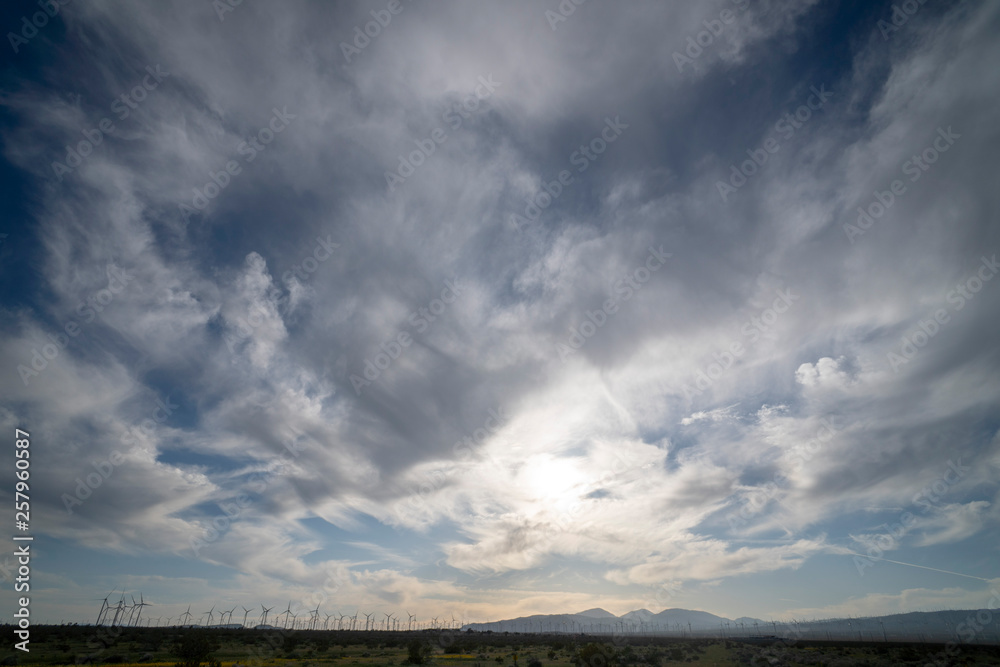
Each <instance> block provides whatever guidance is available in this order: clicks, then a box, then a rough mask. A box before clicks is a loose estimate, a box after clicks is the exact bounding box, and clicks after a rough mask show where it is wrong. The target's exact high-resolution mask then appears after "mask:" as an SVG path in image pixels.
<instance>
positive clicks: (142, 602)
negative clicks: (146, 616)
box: [132, 592, 149, 626]
mask: <svg viewBox="0 0 1000 667" xmlns="http://www.w3.org/2000/svg"><path fill="white" fill-rule="evenodd" d="M132 603H133V604H135V598H132ZM137 606H138V607H139V613H138V614H136V616H135V625H136V626H138V625H139V618H140V617H141V616H142V608H143V607H148V606H149V603H148V602H146V601H145V600H144V599H143V597H142V592H140V593H139V604H138V605H137Z"/></svg>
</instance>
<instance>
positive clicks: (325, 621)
mask: <svg viewBox="0 0 1000 667" xmlns="http://www.w3.org/2000/svg"><path fill="white" fill-rule="evenodd" d="M323 616H325V617H326V618H324V619H323V629H324V630H329V629H330V619H331V618H333V614H323Z"/></svg>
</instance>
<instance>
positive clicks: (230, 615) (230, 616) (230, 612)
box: [223, 607, 236, 625]
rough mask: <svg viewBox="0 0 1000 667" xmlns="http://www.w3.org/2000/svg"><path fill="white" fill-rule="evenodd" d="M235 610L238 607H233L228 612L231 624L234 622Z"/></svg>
mask: <svg viewBox="0 0 1000 667" xmlns="http://www.w3.org/2000/svg"><path fill="white" fill-rule="evenodd" d="M234 611H236V607H233V608H232V609H230V610H229V611H227V612H226V613H227V614H229V624H230V625H232V624H233V612H234ZM223 624H225V621H223Z"/></svg>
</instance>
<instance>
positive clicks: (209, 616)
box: [203, 604, 215, 625]
mask: <svg viewBox="0 0 1000 667" xmlns="http://www.w3.org/2000/svg"><path fill="white" fill-rule="evenodd" d="M214 611H215V605H214V604H213V605H212V608H211V609H209V610H208V611H206V612H203V613H205V614H208V622H207V623H205V625H211V624H212V619H213V618H214V617H215V614H214V613H213V612H214Z"/></svg>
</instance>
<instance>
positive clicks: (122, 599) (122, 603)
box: [111, 589, 125, 628]
mask: <svg viewBox="0 0 1000 667" xmlns="http://www.w3.org/2000/svg"><path fill="white" fill-rule="evenodd" d="M123 611H125V589H122V596H121V597H120V598H119V599H118V604H116V605H115V615H114V617H113V618H112V619H111V627H113V628H114V627H117V626H118V618H119V616H120V615H121V613H122V612H123Z"/></svg>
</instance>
